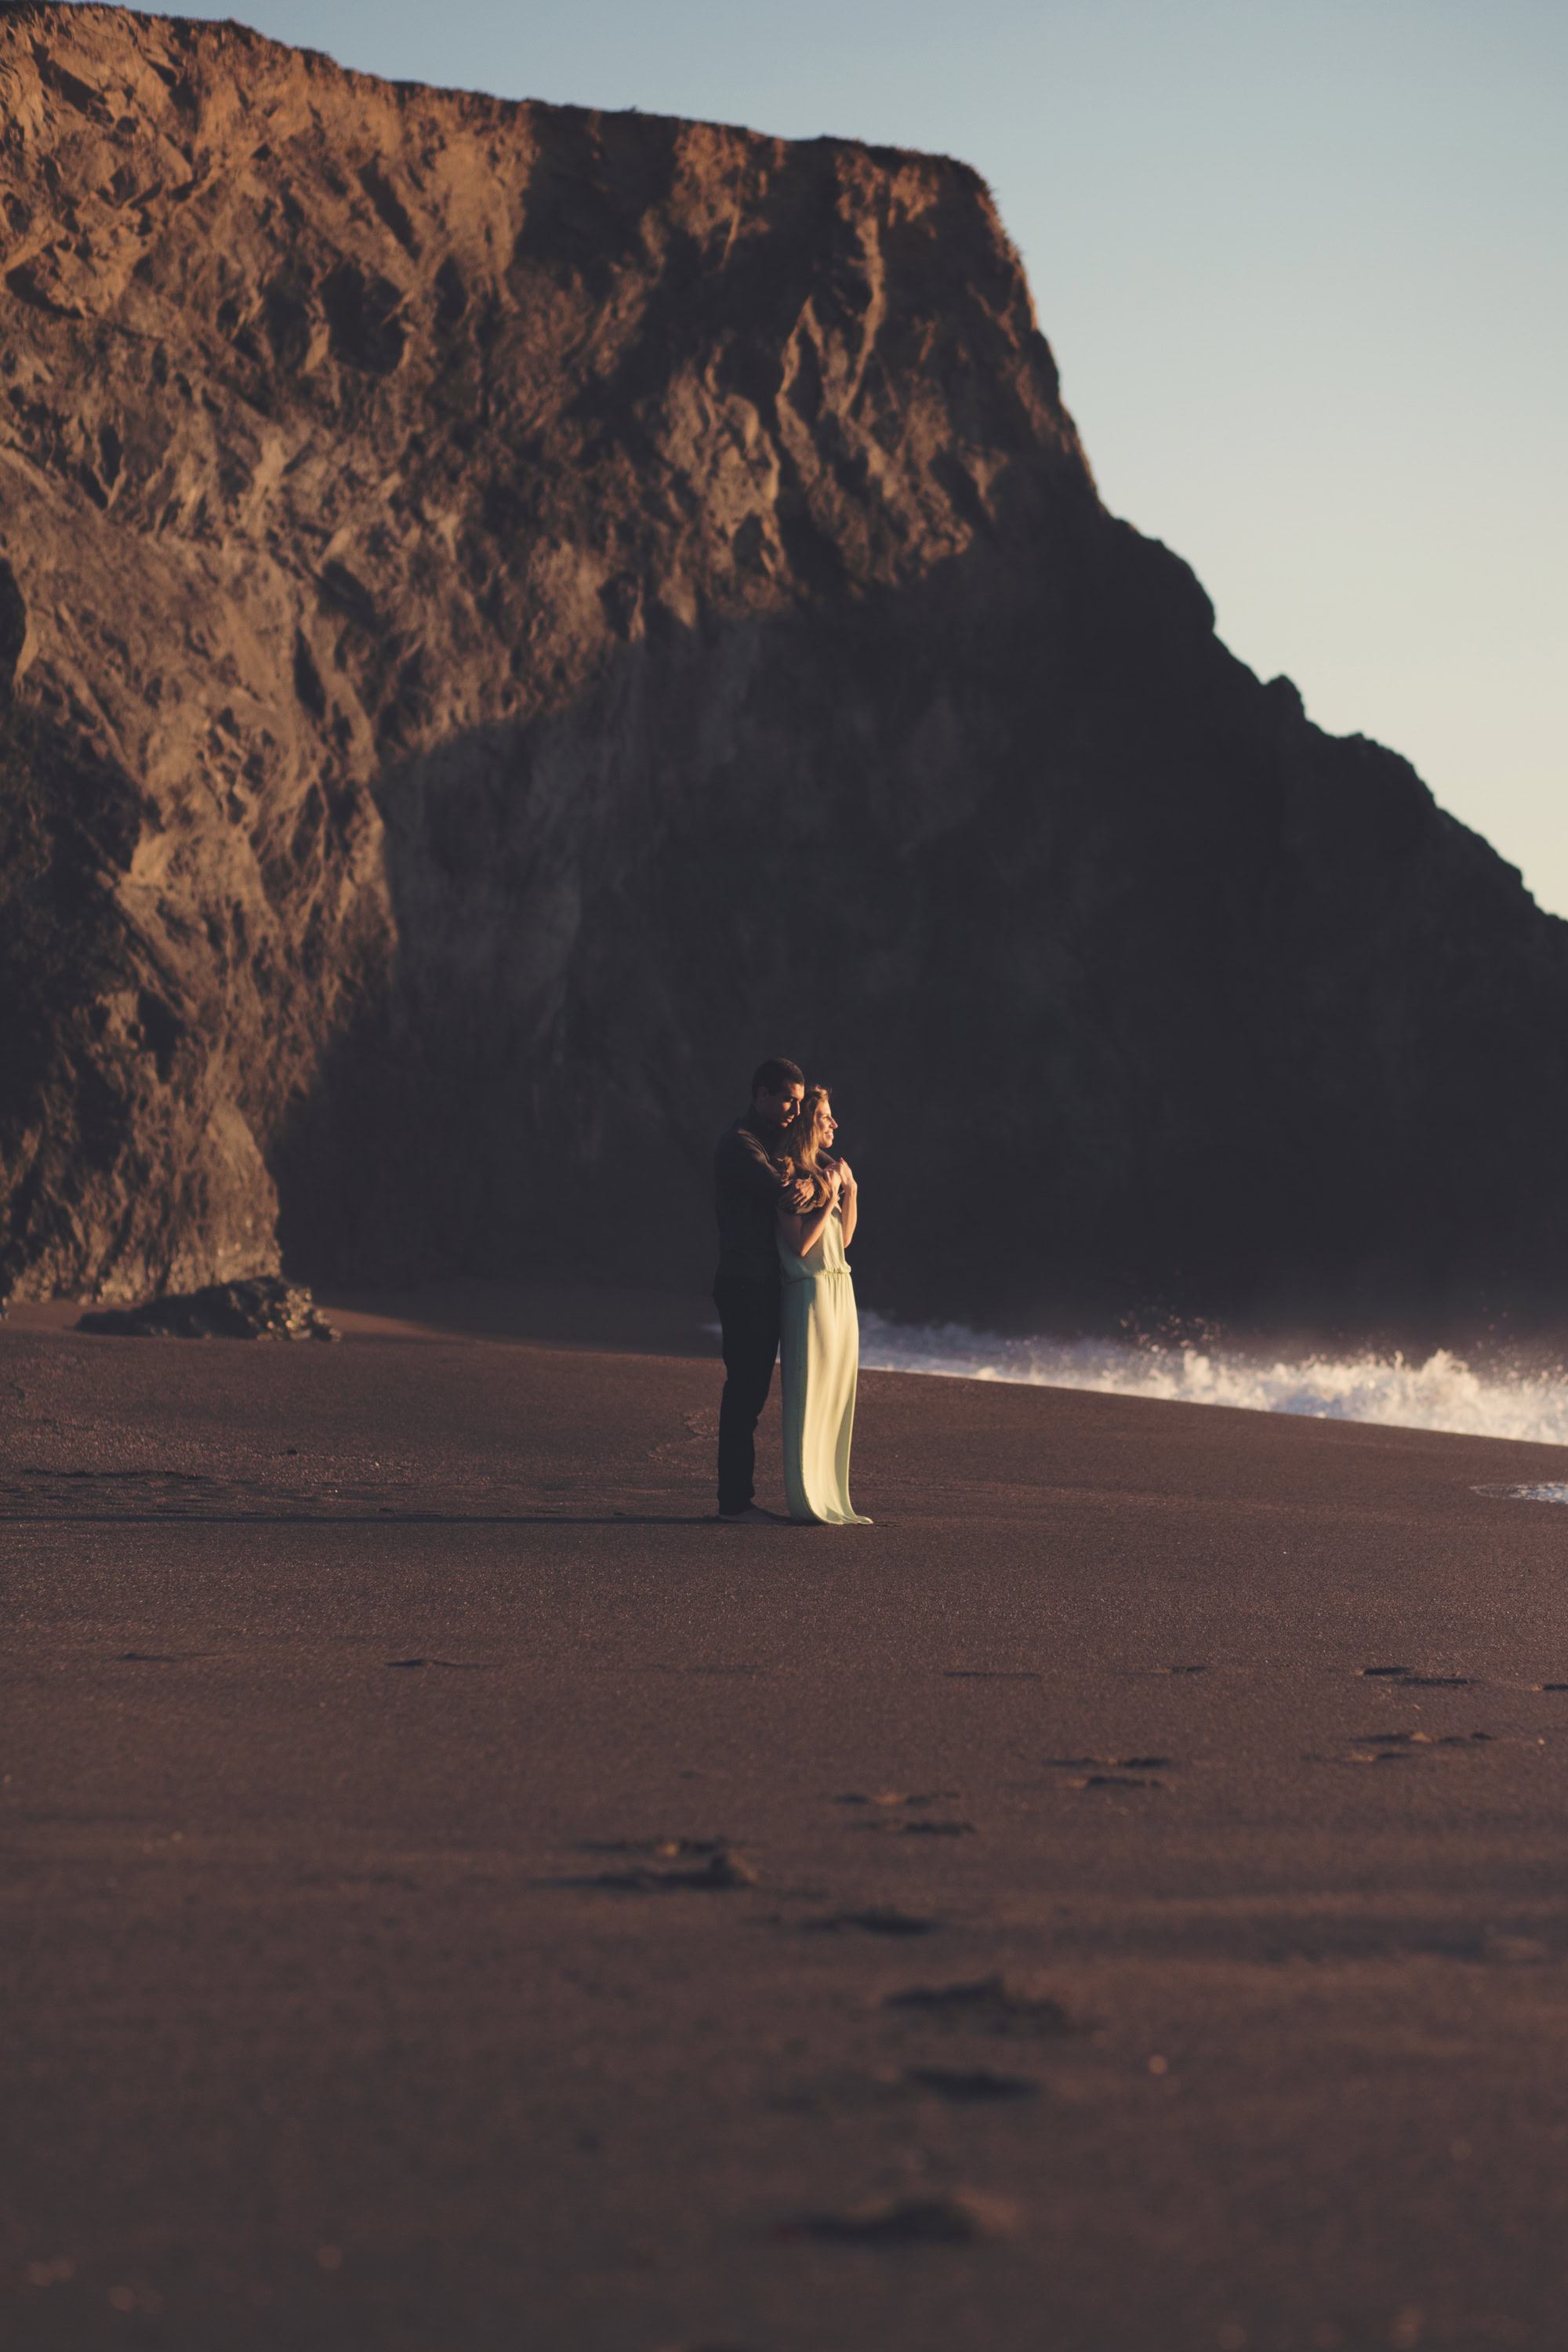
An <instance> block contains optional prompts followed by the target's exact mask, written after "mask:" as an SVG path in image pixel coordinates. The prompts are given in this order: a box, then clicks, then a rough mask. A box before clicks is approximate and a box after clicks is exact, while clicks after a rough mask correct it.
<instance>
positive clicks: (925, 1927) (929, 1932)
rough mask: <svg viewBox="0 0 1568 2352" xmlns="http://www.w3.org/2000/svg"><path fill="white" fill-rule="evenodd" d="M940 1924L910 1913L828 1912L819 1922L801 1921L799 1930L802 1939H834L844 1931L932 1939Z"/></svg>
mask: <svg viewBox="0 0 1568 2352" xmlns="http://www.w3.org/2000/svg"><path fill="white" fill-rule="evenodd" d="M941 1924H942V1923H941V1921H940V1920H937V1919H922V1918H921V1916H919V1915H918V1913H915V1912H912V1911H894V1910H885V1909H872V1910H869V1911H829V1912H827V1913H826V1915H825V1916H823V1917H822V1918H820V1919H802V1920H801V1921H800V1923H799V1926H800V1932H801V1934H802V1935H803V1936H837V1935H842V1934H843V1933H844V1932H845V1930H846V1929H848V1930H849V1931H850V1932H851V1933H858V1934H859V1935H862V1936H934V1935H935V1934H936V1932H937V1930H938V1928H939V1927H940V1926H941Z"/></svg>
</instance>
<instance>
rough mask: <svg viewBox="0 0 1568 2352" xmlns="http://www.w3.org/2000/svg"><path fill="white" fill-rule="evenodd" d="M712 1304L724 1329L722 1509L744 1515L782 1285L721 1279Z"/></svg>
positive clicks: (775, 1349)
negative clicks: (716, 1308) (716, 1309)
mask: <svg viewBox="0 0 1568 2352" xmlns="http://www.w3.org/2000/svg"><path fill="white" fill-rule="evenodd" d="M713 1303H714V1305H715V1306H716V1307H718V1309H719V1320H720V1322H721V1324H722V1326H723V1328H724V1394H723V1398H722V1400H721V1403H720V1406H719V1508H720V1510H721V1511H723V1512H731V1511H743V1510H744V1509H745V1507H746V1506H747V1504H748V1503H749V1502H750V1501H751V1499H752V1495H753V1493H754V1492H755V1486H754V1485H753V1480H754V1477H755V1474H756V1454H757V1450H756V1444H755V1439H756V1430H757V1418H758V1415H759V1414H760V1413H761V1412H762V1409H763V1405H764V1404H766V1402H767V1401H768V1390H769V1388H770V1387H771V1386H772V1384H773V1359H774V1357H775V1356H776V1355H777V1354H778V1351H779V1279H778V1276H777V1275H772V1276H768V1277H767V1279H766V1280H763V1281H752V1280H750V1279H749V1278H747V1277H746V1276H742V1275H733V1274H721V1276H719V1278H718V1280H717V1282H715V1284H714V1285H713Z"/></svg>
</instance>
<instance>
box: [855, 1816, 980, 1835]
mask: <svg viewBox="0 0 1568 2352" xmlns="http://www.w3.org/2000/svg"><path fill="white" fill-rule="evenodd" d="M854 1826H855V1828H856V1829H858V1830H872V1831H875V1832H877V1834H878V1835H879V1836H881V1837H947V1838H953V1837H978V1835H979V1834H980V1833H979V1832H978V1831H977V1830H976V1828H975V1826H974V1823H973V1822H906V1821H900V1818H899V1816H898V1815H897V1814H896V1813H894V1814H891V1815H884V1816H883V1817H882V1818H881V1819H880V1820H879V1821H874V1822H856V1823H855V1824H854Z"/></svg>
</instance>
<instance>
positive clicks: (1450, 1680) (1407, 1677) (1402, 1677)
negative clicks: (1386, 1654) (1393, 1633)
mask: <svg viewBox="0 0 1568 2352" xmlns="http://www.w3.org/2000/svg"><path fill="white" fill-rule="evenodd" d="M1358 1672H1359V1673H1360V1675H1361V1678H1362V1680H1363V1682H1384V1683H1400V1684H1402V1685H1404V1686H1405V1688H1406V1689H1407V1690H1468V1689H1469V1687H1470V1680H1471V1678H1470V1676H1469V1675H1418V1674H1417V1673H1416V1671H1415V1667H1414V1666H1362V1667H1360V1668H1359V1669H1358Z"/></svg>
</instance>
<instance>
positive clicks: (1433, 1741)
mask: <svg viewBox="0 0 1568 2352" xmlns="http://www.w3.org/2000/svg"><path fill="white" fill-rule="evenodd" d="M1169 1671H1170V1672H1172V1673H1173V1674H1174V1673H1190V1674H1198V1673H1202V1672H1203V1671H1204V1669H1203V1668H1202V1667H1198V1666H1193V1667H1185V1668H1175V1667H1173V1668H1171V1669H1169ZM1362 1675H1363V1678H1364V1679H1366V1680H1369V1681H1373V1682H1377V1683H1381V1684H1383V1685H1385V1686H1389V1685H1393V1686H1397V1687H1401V1688H1414V1689H1418V1690H1465V1689H1468V1688H1471V1687H1473V1686H1474V1685H1473V1682H1472V1678H1471V1677H1469V1676H1468V1675H1425V1674H1421V1673H1418V1672H1417V1671H1415V1669H1414V1668H1412V1667H1410V1666H1406V1665H1383V1664H1373V1665H1369V1666H1366V1667H1363V1669H1362ZM1532 1687H1533V1688H1535V1689H1536V1690H1538V1691H1561V1692H1568V1682H1550V1683H1540V1684H1536V1685H1533V1686H1532ZM1495 1744H1496V1742H1495V1740H1494V1738H1493V1735H1492V1734H1491V1733H1489V1732H1487V1731H1484V1730H1479V1729H1478V1730H1474V1731H1471V1732H1468V1733H1465V1732H1451V1733H1437V1732H1430V1731H1426V1730H1423V1729H1419V1728H1408V1727H1385V1728H1383V1729H1381V1730H1377V1731H1372V1732H1367V1733H1364V1734H1362V1735H1360V1736H1359V1737H1357V1738H1354V1739H1352V1742H1351V1743H1350V1744H1349V1746H1348V1747H1347V1748H1345V1749H1344V1751H1343V1753H1342V1760H1343V1761H1345V1762H1348V1763H1355V1764H1370V1765H1376V1764H1384V1763H1392V1762H1397V1761H1399V1760H1400V1759H1409V1758H1412V1757H1415V1756H1419V1755H1421V1754H1425V1753H1436V1752H1437V1751H1440V1750H1454V1749H1460V1748H1463V1749H1466V1750H1470V1751H1476V1750H1479V1749H1480V1748H1486V1747H1490V1746H1494V1745H1495ZM1042 1760H1043V1762H1044V1765H1045V1769H1047V1772H1051V1773H1059V1774H1061V1775H1062V1776H1063V1777H1062V1782H1061V1784H1060V1785H1063V1786H1065V1787H1067V1788H1069V1789H1072V1790H1082V1791H1085V1792H1088V1791H1090V1790H1163V1789H1165V1788H1166V1786H1167V1785H1168V1784H1167V1782H1166V1780H1164V1779H1163V1778H1161V1777H1160V1776H1161V1775H1163V1774H1164V1773H1167V1772H1169V1771H1170V1770H1172V1769H1173V1759H1172V1758H1170V1757H1168V1756H1159V1755H1152V1754H1151V1755H1125V1756H1052V1757H1047V1758H1045V1759H1042ZM959 1801H960V1796H959V1791H958V1790H954V1789H931V1790H897V1789H882V1790H870V1791H861V1790H848V1791H846V1792H845V1793H844V1794H842V1795H840V1796H837V1797H836V1798H834V1799H833V1802H834V1804H836V1805H837V1806H840V1807H842V1808H844V1809H846V1810H847V1811H849V1812H850V1813H852V1814H854V1815H855V1816H856V1818H855V1819H853V1820H852V1821H850V1822H848V1823H847V1827H849V1828H852V1829H855V1830H859V1831H865V1832H872V1833H875V1834H879V1835H882V1836H896V1837H918V1838H927V1839H952V1838H963V1837H973V1836H977V1835H978V1834H979V1831H978V1829H977V1827H976V1824H975V1823H974V1822H972V1821H970V1820H968V1819H966V1818H964V1817H963V1816H962V1815H956V1814H952V1813H950V1812H946V1811H934V1810H933V1809H934V1808H939V1807H948V1806H952V1805H955V1804H957V1803H958V1802H959ZM587 1850H588V1851H590V1852H593V1853H599V1854H602V1855H605V1856H606V1857H607V1856H610V1855H614V1856H616V1858H617V1861H618V1864H619V1866H618V1867H615V1868H610V1869H606V1870H604V1871H602V1872H600V1873H598V1874H595V1875H593V1876H589V1877H582V1878H576V1879H569V1880H564V1881H557V1882H556V1883H557V1884H558V1885H575V1886H580V1887H603V1888H606V1889H614V1890H616V1891H619V1892H623V1893H630V1894H636V1895H655V1894H658V1893H660V1892H671V1891H672V1892H686V1893H712V1894H724V1893H730V1892H734V1891H737V1890H744V1889H755V1888H756V1887H758V1885H760V1884H761V1880H760V1875H759V1873H758V1871H757V1870H756V1869H755V1867H754V1866H753V1865H752V1864H751V1863H750V1862H749V1861H748V1860H747V1859H746V1857H745V1856H744V1854H743V1853H741V1852H740V1851H739V1850H738V1849H737V1848H736V1847H735V1846H733V1845H732V1844H731V1843H729V1841H727V1840H725V1839H721V1838H690V1837H667V1838H652V1839H645V1840H638V1839H615V1840H610V1841H601V1842H599V1843H596V1844H594V1845H592V1846H590V1847H589V1848H588V1849H587ZM771 1924H773V1925H774V1926H776V1927H784V1928H788V1929H791V1930H793V1931H794V1932H796V1933H799V1934H804V1935H811V1936H840V1935H847V1936H850V1937H855V1936H867V1937H884V1938H889V1939H893V1940H895V1941H896V1940H902V1939H906V1938H917V1937H926V1936H930V1935H933V1934H935V1933H937V1932H938V1931H939V1930H940V1928H941V1927H942V1921H941V1920H940V1919H937V1918H933V1917H929V1916H923V1915H921V1914H919V1913H914V1912H906V1911H902V1910H900V1909H898V1908H896V1907H894V1906H886V1905H870V1906H864V1907H860V1908H846V1909H841V1910H834V1911H827V1912H821V1913H817V1914H816V1915H814V1916H809V1917H806V1918H804V1919H802V1918H795V1919H793V1920H786V1919H784V1918H783V1917H781V1916H774V1918H773V1921H772V1923H771ZM1481 1956H1482V1957H1483V1958H1490V1959H1504V1960H1522V1959H1531V1960H1540V1959H1544V1958H1548V1957H1549V1955H1548V1953H1547V1950H1546V1948H1545V1947H1544V1946H1543V1945H1542V1944H1540V1943H1539V1942H1537V1941H1536V1940H1534V1939H1531V1938H1521V1937H1509V1936H1500V1935H1497V1934H1495V1933H1489V1935H1488V1937H1486V1938H1485V1939H1484V1941H1483V1947H1482V1954H1481ZM879 2011H880V2012H881V2014H882V2015H883V2016H884V2018H885V2019H886V2020H887V2021H888V2022H889V2025H891V2026H894V2027H896V2028H903V2029H906V2030H912V2031H917V2032H920V2033H921V2036H922V2038H925V2039H927V2040H928V2041H929V2038H930V2037H931V2035H933V2034H944V2035H951V2036H954V2037H959V2038H960V2040H961V2043H962V2042H971V2043H973V2042H974V2041H976V2040H980V2039H985V2040H989V2041H991V2042H1007V2043H1010V2044H1013V2045H1018V2044H1025V2045H1035V2046H1038V2045H1040V2044H1044V2043H1054V2044H1058V2045H1059V2044H1062V2043H1068V2042H1073V2041H1075V2040H1081V2039H1085V2038H1087V2037H1089V2036H1090V2035H1094V2034H1096V2033H1097V2032H1098V2029H1099V2024H1100V2021H1098V2020H1096V2019H1094V2018H1090V2017H1087V2016H1083V2015H1080V2014H1079V2013H1078V2012H1077V2011H1074V2010H1073V2009H1072V2008H1071V2007H1070V2006H1069V2005H1068V2003H1067V2002H1065V2001H1063V2000H1061V1998H1060V1997H1059V1993H1058V1991H1056V1990H1052V1988H1051V1987H1050V1986H1049V1985H1047V1984H1043V1983H1040V1982H1038V1981H1036V1980H1034V1979H1028V1978H1020V1977H1017V1976H1015V1975H1011V1974H1008V1973H1006V1972H1004V1971H997V1972H994V1973H993V1974H991V1975H987V1976H984V1977H977V1978H972V1979H962V1980H958V1981H952V1982H946V1983H943V1982H933V1983H923V1984H911V1985H905V1986H902V1987H900V1988H899V1989H898V1990H893V1991H890V1992H887V1993H884V1994H883V1995H882V1997H881V1999H880V2001H879ZM1149 2065H1150V2069H1151V2072H1152V2073H1163V2071H1164V2068H1163V2061H1155V2060H1151V2061H1150V2062H1149ZM1044 2089H1045V2085H1044V2084H1042V2083H1041V2082H1040V2081H1039V2079H1038V2078H1037V2076H1035V2075H1033V2074H1026V2073H1024V2072H1021V2071H1018V2070H1017V2068H1016V2066H1015V2065H1009V2064H1005V2063H991V2064H984V2063H976V2061H975V2059H974V2058H973V2056H972V2055H971V2054H970V2053H969V2052H968V2051H966V2050H964V2049H963V2048H962V2046H961V2047H960V2048H957V2049H955V2050H954V2052H953V2053H952V2063H936V2062H935V2060H934V2059H933V2057H932V2055H931V2052H930V2050H929V2048H928V2050H927V2051H926V2052H925V2053H924V2054H922V2055H921V2058H920V2059H919V2060H918V2061H903V2062H895V2063H884V2064H881V2065H876V2066H872V2067H869V2068H862V2069H840V2070H839V2071H838V2072H837V2073H835V2074H830V2075H828V2076H826V2077H825V2078H823V2079H822V2080H820V2081H818V2082H817V2083H816V2084H811V2085H808V2086H807V2087H805V2088H803V2089H798V2090H795V2091H792V2092H788V2093H781V2094H780V2095H779V2096H778V2098H777V2100H776V2102H775V2104H776V2105H777V2106H778V2107H779V2109H780V2110H781V2111H783V2112H785V2113H793V2114H798V2115H803V2116H806V2115H819V2116H837V2115H845V2114H851V2113H855V2112H865V2111H875V2110H880V2109H889V2110H894V2111H896V2110H898V2109H900V2108H901V2107H904V2106H907V2105H911V2104H914V2103H919V2102H922V2101H924V2102H930V2101H931V2100H939V2101H941V2102H942V2104H943V2105H949V2106H952V2107H959V2108H986V2109H994V2110H1004V2109H1008V2108H1012V2107H1015V2106H1018V2105H1024V2104H1026V2103H1028V2102H1030V2101H1033V2100H1036V2099H1037V2098H1039V2097H1040V2095H1042V2092H1043V2091H1044ZM1017 2220H1018V2214H1017V2209H1016V2206H1015V2205H1014V2204H1013V2203H1012V2202H1011V2200H1008V2199H1005V2198H1001V2197H996V2196H994V2195H991V2194H989V2193H988V2192H984V2191H981V2190H978V2189H967V2188H953V2189H949V2190H947V2191H945V2192H943V2193H942V2194H939V2195H923V2196H904V2197H897V2196H889V2197H881V2198H876V2199H871V2200H867V2201H865V2202H864V2203H860V2204H856V2205H852V2206H849V2207H845V2208H840V2209H837V2210H819V2211H811V2212H806V2213H803V2214H799V2215H797V2216H795V2217H794V2218H793V2219H790V2220H787V2221H783V2222H781V2223H780V2224H779V2225H778V2226H777V2227H776V2228H775V2229H774V2230H773V2232H772V2235H773V2238H774V2240H775V2241H777V2242H787V2241H790V2240H811V2241H814V2242H817V2243H821V2244H826V2245H843V2246H862V2247H886V2248H896V2247H902V2246H925V2245H938V2244H940V2245H974V2244H979V2243H982V2242H986V2241H990V2240H994V2239H997V2238H1003V2237H1005V2236H1007V2235H1009V2234H1010V2233H1011V2232H1012V2231H1013V2230H1014V2229H1015V2228H1016V2225H1017Z"/></svg>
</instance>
